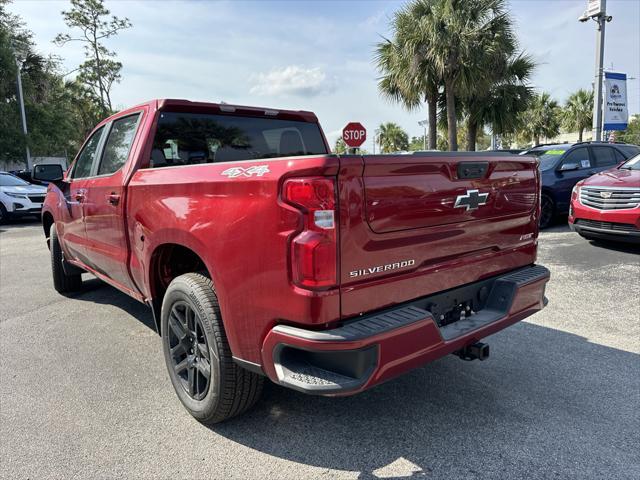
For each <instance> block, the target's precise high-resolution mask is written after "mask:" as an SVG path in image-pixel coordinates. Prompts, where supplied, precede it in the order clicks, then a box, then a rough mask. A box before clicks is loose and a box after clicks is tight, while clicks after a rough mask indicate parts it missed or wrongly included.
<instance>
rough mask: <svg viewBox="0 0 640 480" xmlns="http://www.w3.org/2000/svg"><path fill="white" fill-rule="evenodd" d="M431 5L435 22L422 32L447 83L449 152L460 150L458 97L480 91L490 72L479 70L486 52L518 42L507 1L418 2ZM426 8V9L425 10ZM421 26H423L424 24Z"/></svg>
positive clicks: (418, 0)
mask: <svg viewBox="0 0 640 480" xmlns="http://www.w3.org/2000/svg"><path fill="white" fill-rule="evenodd" d="M416 3H424V4H426V5H428V8H429V10H430V12H431V16H432V21H431V22H430V23H429V25H428V30H427V31H424V32H421V34H422V35H423V36H424V37H425V38H426V39H427V42H426V47H427V48H426V51H427V52H428V57H429V60H431V61H432V62H433V67H434V68H435V71H436V73H437V74H439V75H440V76H441V77H442V79H443V83H444V91H445V96H446V111H447V128H448V137H449V149H450V150H453V151H455V150H457V149H458V139H457V127H456V117H457V114H456V97H457V96H459V94H461V93H464V92H469V91H472V90H473V89H475V88H477V86H478V83H481V82H483V80H484V78H485V77H484V74H485V73H486V71H487V70H485V69H479V68H478V67H477V56H478V53H479V52H482V51H483V50H485V51H487V52H489V53H491V54H494V53H495V54H501V52H500V51H499V49H500V48H501V46H502V45H505V46H507V47H510V46H511V45H513V44H514V43H515V41H514V39H513V32H512V29H511V27H510V25H511V20H510V18H509V16H508V13H507V11H506V9H505V5H506V4H505V0H473V1H469V0H416ZM426 5H425V8H426ZM421 27H422V25H421Z"/></svg>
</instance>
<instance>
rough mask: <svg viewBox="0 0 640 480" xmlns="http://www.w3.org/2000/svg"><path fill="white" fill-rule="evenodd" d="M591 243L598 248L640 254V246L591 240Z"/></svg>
mask: <svg viewBox="0 0 640 480" xmlns="http://www.w3.org/2000/svg"><path fill="white" fill-rule="evenodd" d="M589 243H590V244H591V245H593V246H594V247H596V248H602V249H606V250H613V251H615V252H620V253H636V254H640V245H635V244H632V243H623V242H611V241H607V240H590V241H589Z"/></svg>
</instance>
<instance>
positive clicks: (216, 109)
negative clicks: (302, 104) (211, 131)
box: [126, 98, 318, 123]
mask: <svg viewBox="0 0 640 480" xmlns="http://www.w3.org/2000/svg"><path fill="white" fill-rule="evenodd" d="M142 106H150V107H152V108H157V109H158V110H170V111H178V112H186V111H189V112H201V113H206V112H208V113H223V114H225V113H226V114H233V113H236V114H239V115H252V116H254V115H255V116H264V115H266V116H273V117H276V118H281V119H289V120H299V121H305V122H314V123H317V122H318V117H316V115H315V114H314V113H313V112H310V111H307V110H285V109H280V108H269V107H252V106H248V105H233V104H230V103H224V102H221V103H213V102H197V101H192V100H186V99H181V98H158V99H153V100H149V101H146V102H143V103H140V104H138V105H135V106H133V107H131V108H127V109H126V110H132V109H135V108H137V107H142Z"/></svg>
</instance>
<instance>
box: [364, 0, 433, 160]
mask: <svg viewBox="0 0 640 480" xmlns="http://www.w3.org/2000/svg"><path fill="white" fill-rule="evenodd" d="M432 22H433V16H432V15H431V5H430V2H427V1H416V2H412V3H409V4H407V5H405V6H404V7H402V8H401V9H400V10H399V11H398V12H396V13H395V14H394V17H393V20H392V22H391V28H392V30H393V38H392V39H384V41H382V42H380V43H378V45H377V48H376V52H375V61H376V64H377V67H378V70H379V71H380V72H381V73H382V76H381V77H380V78H379V80H378V88H379V90H380V92H381V93H382V94H383V95H384V96H386V97H387V98H389V99H391V100H393V101H395V102H398V103H401V104H402V105H403V106H404V107H405V108H406V109H407V110H409V111H412V110H416V109H417V108H419V107H420V106H421V105H422V102H423V101H424V102H425V103H426V105H427V118H428V122H429V127H428V128H429V133H428V135H427V137H428V142H429V149H431V150H433V149H435V148H436V140H437V110H438V105H437V104H438V96H439V90H440V85H441V77H440V75H439V74H438V73H437V72H436V71H435V68H434V66H433V62H432V61H431V60H430V59H429V56H428V52H427V45H428V38H427V36H426V32H428V31H429V29H430V28H433V25H432Z"/></svg>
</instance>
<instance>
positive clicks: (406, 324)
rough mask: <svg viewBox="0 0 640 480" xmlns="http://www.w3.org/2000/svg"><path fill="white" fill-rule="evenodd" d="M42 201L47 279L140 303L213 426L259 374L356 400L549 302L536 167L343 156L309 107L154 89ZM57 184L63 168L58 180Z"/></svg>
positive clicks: (475, 348)
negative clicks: (100, 283)
mask: <svg viewBox="0 0 640 480" xmlns="http://www.w3.org/2000/svg"><path fill="white" fill-rule="evenodd" d="M38 168H39V169H41V170H42V171H40V170H38V169H36V171H34V177H35V178H39V177H43V178H42V179H46V180H55V181H54V182H53V184H51V185H50V186H49V191H48V194H47V197H46V201H45V204H44V213H43V217H42V219H43V226H44V233H45V236H46V238H47V242H48V244H49V246H50V249H51V265H52V271H53V284H54V287H55V288H56V289H57V290H58V291H59V292H61V293H67V292H71V291H74V290H78V289H80V288H81V281H82V280H81V274H82V273H83V272H89V273H91V274H93V275H95V276H97V277H98V278H100V279H102V280H104V281H106V282H108V283H109V284H111V285H113V286H114V287H116V288H118V289H120V290H121V291H123V292H125V293H126V294H128V295H131V296H132V297H133V298H135V299H137V300H139V301H140V302H143V303H145V304H147V305H148V306H149V307H150V308H151V310H152V312H153V315H154V319H155V323H156V328H157V329H158V331H159V333H160V334H161V336H162V345H163V350H164V356H165V361H166V365H167V368H168V371H169V377H170V379H171V382H172V383H173V386H174V388H175V390H176V392H177V394H178V396H179V398H180V400H181V401H182V403H183V404H184V406H185V407H186V409H187V410H188V411H189V412H190V413H191V414H192V415H193V416H194V417H196V418H197V419H198V420H200V421H202V422H205V423H214V422H218V421H222V420H224V419H226V418H229V417H231V416H233V415H237V414H239V413H241V412H243V411H244V410H246V409H247V408H249V407H250V406H251V405H252V404H253V403H254V402H255V401H256V400H257V399H258V397H259V395H260V391H261V387H262V381H263V378H264V376H266V377H268V378H269V379H271V380H272V381H274V382H276V383H278V384H280V385H283V386H285V387H289V388H293V389H296V390H299V391H302V392H306V393H311V394H319V395H349V394H353V393H356V392H360V391H362V390H364V389H366V388H369V387H372V386H374V385H377V384H379V383H381V382H384V381H386V380H389V379H391V378H393V377H396V376H397V375H400V374H401V373H403V372H406V371H408V370H410V369H412V368H415V367H418V366H421V365H423V364H425V363H427V362H429V361H432V360H435V359H437V358H439V357H442V356H443V355H447V354H450V353H456V354H457V355H458V356H460V357H462V358H464V359H466V360H472V359H481V360H482V359H485V358H486V357H487V356H488V354H489V349H488V345H486V344H482V343H479V340H480V339H482V338H484V337H486V336H488V335H491V334H492V333H495V332H497V331H499V330H501V329H503V328H505V327H508V326H509V325H512V324H513V323H515V322H517V321H519V320H522V319H523V318H525V317H528V316H529V315H532V314H533V313H535V312H537V311H538V310H540V309H542V308H543V307H544V306H545V304H546V299H545V297H544V291H545V284H546V283H547V281H548V279H549V271H548V270H547V269H546V268H544V267H542V266H540V265H536V264H535V261H536V251H537V237H538V220H539V218H538V217H539V200H540V199H539V192H540V176H539V173H538V169H537V165H536V160H535V159H534V158H529V157H518V156H511V155H504V154H502V155H491V154H487V153H460V154H456V153H439V152H436V153H424V154H420V155H366V156H362V155H341V156H338V155H332V154H331V153H330V148H329V145H328V143H327V141H326V139H325V137H324V135H323V133H322V130H321V128H320V125H319V124H318V120H317V118H316V116H315V115H314V114H312V113H310V112H302V111H287V110H274V109H265V108H253V107H242V106H233V105H227V104H222V105H218V104H210V103H194V102H189V101H185V100H155V101H152V102H148V103H145V104H143V105H139V106H137V107H133V108H131V109H129V110H126V111H123V112H120V113H118V114H116V115H114V116H112V117H110V118H108V119H106V120H104V121H103V122H102V123H100V124H99V125H98V126H97V127H96V129H95V130H94V132H93V133H92V134H91V135H90V136H89V138H88V139H87V141H86V142H85V144H84V146H83V147H82V149H81V150H80V153H78V155H77V157H76V159H75V161H74V163H73V164H72V166H71V167H70V169H69V171H68V172H67V173H66V175H65V176H64V179H62V178H52V177H54V176H51V177H50V178H44V177H45V176H46V175H44V173H46V171H45V169H44V168H43V167H42V166H39V167H38ZM57 177H62V172H61V171H60V172H59V174H58V175H57Z"/></svg>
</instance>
